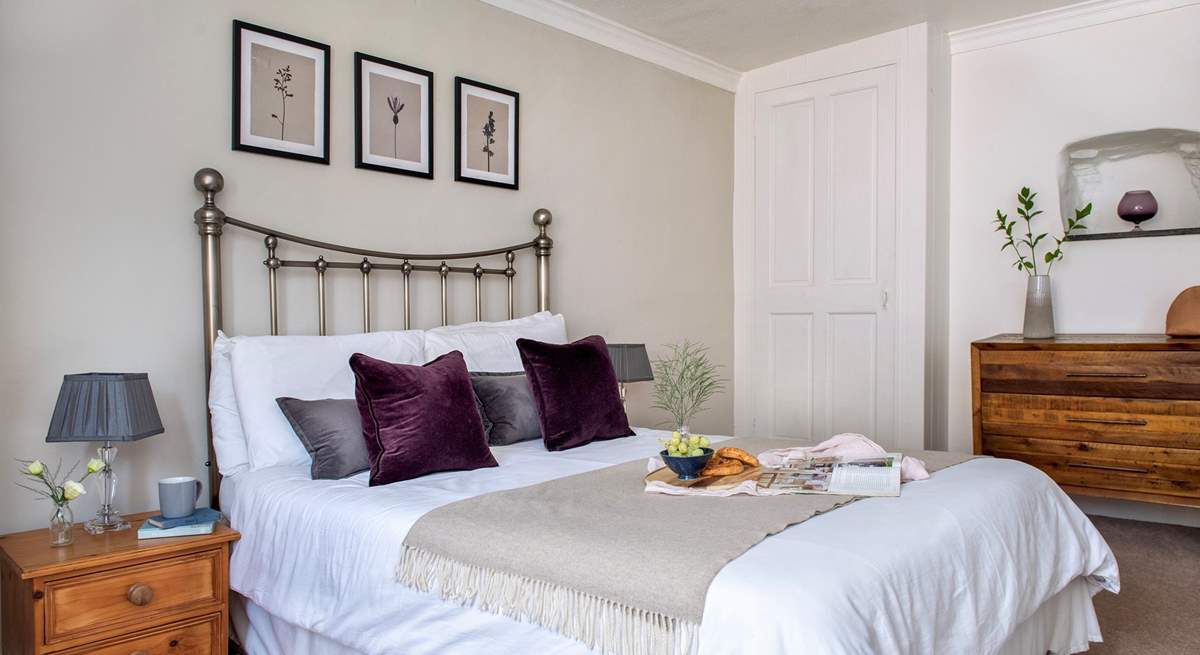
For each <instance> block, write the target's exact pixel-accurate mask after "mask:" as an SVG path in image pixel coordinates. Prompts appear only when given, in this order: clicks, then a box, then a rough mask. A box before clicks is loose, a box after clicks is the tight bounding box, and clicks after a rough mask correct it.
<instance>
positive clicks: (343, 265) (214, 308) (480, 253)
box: [192, 168, 554, 507]
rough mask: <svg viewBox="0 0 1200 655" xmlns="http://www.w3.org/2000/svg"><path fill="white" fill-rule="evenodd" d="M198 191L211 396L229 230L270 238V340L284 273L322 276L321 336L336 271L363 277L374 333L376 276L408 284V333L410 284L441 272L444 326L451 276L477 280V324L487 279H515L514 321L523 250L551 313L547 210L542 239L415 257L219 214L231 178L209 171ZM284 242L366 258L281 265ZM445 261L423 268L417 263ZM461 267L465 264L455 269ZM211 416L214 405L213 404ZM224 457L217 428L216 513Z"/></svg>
mask: <svg viewBox="0 0 1200 655" xmlns="http://www.w3.org/2000/svg"><path fill="white" fill-rule="evenodd" d="M192 183H193V184H194V185H195V187H196V189H197V190H198V191H200V192H201V193H203V194H204V204H203V205H202V206H201V207H200V208H199V209H197V210H196V212H195V214H194V215H193V220H194V222H195V224H196V227H197V228H198V229H199V232H200V266H201V271H202V281H203V298H204V376H205V389H206V392H207V388H208V378H209V375H210V373H211V371H210V368H211V366H212V348H213V343H214V342H215V341H216V338H217V331H218V330H220V329H221V304H222V303H221V233H222V232H223V231H224V229H225V227H226V226H234V227H238V228H242V229H244V230H248V231H250V232H257V233H258V234H261V235H263V236H264V238H263V245H264V246H265V247H266V255H267V256H266V259H265V260H263V265H264V267H265V268H266V269H267V296H268V307H269V309H270V333H271V334H273V335H276V334H279V302H278V283H277V276H278V272H279V269H281V268H309V269H312V270H314V271H315V272H316V280H317V326H318V333H319V334H321V335H324V334H326V293H325V275H326V273H327V272H328V271H329V270H330V269H356V270H358V271H359V273H360V275H361V276H362V329H363V332H370V331H371V276H372V275H373V274H374V273H375V272H376V271H399V272H400V274H401V275H402V276H403V282H404V295H403V303H404V329H409V328H411V327H412V291H411V286H410V279H411V277H412V275H413V274H414V273H437V274H438V275H439V276H440V279H441V309H442V312H441V324H442V325H446V324H447V323H448V320H449V298H448V291H447V286H448V285H447V279H448V278H449V276H451V275H471V276H474V278H475V320H477V321H479V320H482V319H483V284H482V282H483V277H484V276H485V275H502V276H504V277H505V278H507V282H508V284H507V301H508V317H509V318H514V301H513V277H514V276H516V270H515V269H514V268H513V262H514V260H515V259H516V253H518V252H520V251H522V250H527V249H528V250H532V251H533V254H534V256H535V257H536V258H537V308H538V311H543V310H546V309H549V307H550V250H551V249H552V248H553V247H554V241H553V240H552V239H551V238H550V237H549V236H548V235H547V234H546V228H547V227H548V226H549V225H550V222H551V221H552V220H553V216H552V215H551V214H550V211H549V210H546V209H539V210H537V211H535V212H534V213H533V224H534V225H535V226H537V230H538V231H537V236H535V237H534V238H533V240H531V241H526V242H523V243H518V244H514V245H511V246H504V247H501V248H492V249H489V250H477V251H474V252H459V253H446V254H407V253H398V252H386V251H382V250H370V249H366V248H354V247H350V246H342V245H337V244H333V243H326V242H324V241H317V240H315V239H309V238H306V237H301V236H296V235H294V234H288V233H286V232H281V231H279V230H274V229H271V228H268V227H263V226H261V225H255V224H254V223H248V222H246V221H243V220H240V219H237V218H234V217H232V216H229V215H227V214H226V213H225V212H224V211H222V210H221V209H220V208H219V207H217V203H216V196H217V193H219V192H220V191H221V189H223V188H224V187H225V178H224V177H223V176H222V175H221V173H219V172H218V171H216V170H215V169H212V168H202V169H200V170H198V171H196V175H195V176H194V178H193V179H192ZM280 242H290V243H294V244H298V245H302V246H308V247H310V248H314V249H317V250H324V251H331V252H337V253H345V254H349V255H358V256H361V257H362V260H361V261H336V260H331V259H326V258H325V256H324V255H318V256H317V258H316V259H314V260H292V259H280V258H279V257H277V256H276V250H277V248H278V247H279V244H280ZM500 255H503V256H504V261H505V266H504V268H485V267H483V266H482V265H480V264H479V262H478V261H476V260H479V259H484V258H487V257H499V256H500ZM462 260H469V261H471V265H463V264H462ZM430 261H433V262H438V263H437V264H436V265H435V264H422V263H413V262H430ZM451 262H459V263H460V265H457V266H455V265H452V264H451ZM206 411H207V405H206ZM215 462H216V455H215V453H214V451H213V440H212V423H211V421H210V422H209V426H208V461H207V462H206V463H205V466H208V467H209V471H208V479H209V490H210V492H211V500H212V506H213V507H217V496H218V492H219V490H220V487H221V475H220V473H219V472H218V471H217V467H216V466H215Z"/></svg>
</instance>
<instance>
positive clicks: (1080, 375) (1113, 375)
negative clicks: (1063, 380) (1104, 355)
mask: <svg viewBox="0 0 1200 655" xmlns="http://www.w3.org/2000/svg"><path fill="white" fill-rule="evenodd" d="M1067 377H1069V378H1144V377H1146V374H1145V373H1086V372H1083V371H1076V372H1071V373H1067Z"/></svg>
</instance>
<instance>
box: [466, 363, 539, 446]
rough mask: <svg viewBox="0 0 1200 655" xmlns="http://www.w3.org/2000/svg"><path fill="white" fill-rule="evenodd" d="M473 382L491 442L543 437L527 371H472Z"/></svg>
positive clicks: (490, 443)
mask: <svg viewBox="0 0 1200 655" xmlns="http://www.w3.org/2000/svg"><path fill="white" fill-rule="evenodd" d="M471 384H472V386H474V387H475V398H476V399H477V400H478V401H479V413H480V414H482V415H483V429H484V432H486V433H487V437H488V444H489V445H492V446H507V445H508V444H514V443H517V442H519V441H529V440H531V439H541V438H542V428H541V425H540V424H539V423H538V414H537V406H536V405H534V404H533V392H532V391H531V390H530V389H529V380H528V378H526V377H525V374H524V373H519V372H518V373H472V374H471Z"/></svg>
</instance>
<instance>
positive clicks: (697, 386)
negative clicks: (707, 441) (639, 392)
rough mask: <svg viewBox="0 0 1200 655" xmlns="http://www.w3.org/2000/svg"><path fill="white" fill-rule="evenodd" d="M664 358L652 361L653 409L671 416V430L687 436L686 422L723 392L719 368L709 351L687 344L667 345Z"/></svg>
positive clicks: (702, 347)
mask: <svg viewBox="0 0 1200 655" xmlns="http://www.w3.org/2000/svg"><path fill="white" fill-rule="evenodd" d="M666 348H667V351H668V353H667V355H666V356H664V357H662V358H660V359H656V360H654V363H653V365H654V407H655V408H656V409H661V410H664V411H666V412H667V413H669V414H670V415H671V418H672V420H673V421H674V425H672V426H671V427H672V428H674V429H675V430H677V431H678V432H680V433H682V434H688V432H689V431H690V430H689V428H688V422H689V421H691V419H692V417H694V416H695V415H696V414H699V413H700V411H701V410H703V409H704V405H705V404H707V403H708V401H709V400H711V399H712V397H713V396H715V395H716V394H717V393H719V392H720V391H721V390H722V389H724V388H725V380H722V379H721V376H720V374H719V372H720V368H721V367H720V366H718V365H717V364H714V363H712V361H711V360H710V359H709V358H708V348H706V347H705V346H702V345H700V344H695V343H692V342H690V341H684V342H683V343H676V344H670V345H668V346H667V347H666Z"/></svg>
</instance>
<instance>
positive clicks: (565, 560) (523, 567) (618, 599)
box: [397, 439, 971, 655]
mask: <svg viewBox="0 0 1200 655" xmlns="http://www.w3.org/2000/svg"><path fill="white" fill-rule="evenodd" d="M721 445H722V446H725V445H737V446H739V447H741V448H744V449H746V450H748V451H750V452H752V453H757V452H761V451H764V450H767V449H770V448H779V447H781V445H782V446H786V445H787V442H783V443H782V444H781V440H779V439H769V440H768V439H736V440H733V441H728V442H723V443H722V444H721ZM912 455H914V456H915V457H919V458H921V459H923V460H925V464H926V467H927V469H928V470H929V472H930V473H932V472H934V471H936V470H938V469H942V468H945V467H947V466H952V465H954V464H958V463H960V462H963V461H966V460H968V459H970V458H971V457H970V456H969V455H959V454H954V453H940V452H921V453H912ZM645 465H646V462H645V459H638V460H636V461H633V462H627V463H625V464H618V465H616V466H611V467H608V468H604V469H600V470H598V471H591V472H588V473H582V474H579V475H573V476H570V477H566V478H560V479H557V480H551V481H549V482H543V483H541V484H536V485H533V486H530V487H523V488H520V489H512V490H509V491H497V492H494V493H490V494H485V495H482V496H477V497H475V498H469V499H467V500H462V501H458V502H455V503H451V504H449V505H446V506H443V507H439V508H438V509H435V510H433V511H431V512H429V513H428V514H426V515H425V516H423V517H421V518H420V519H419V520H418V521H417V523H416V524H415V525H414V526H413V528H412V530H411V531H410V532H409V533H408V536H407V537H406V538H405V540H404V551H403V554H402V556H401V561H400V565H399V568H398V571H397V576H398V579H399V581H400V582H401V583H403V584H405V585H407V586H410V587H415V588H417V589H420V590H422V591H433V592H436V593H438V594H440V595H441V596H442V598H445V599H447V600H452V601H455V602H458V603H462V604H464V605H470V606H473V607H476V608H479V609H481V610H485V611H488V612H493V613H496V614H502V615H504V616H508V617H512V618H514V619H518V620H524V621H530V622H533V623H536V624H538V625H540V626H542V627H545V628H547V629H549V630H554V631H556V632H559V633H561V634H563V635H566V636H568V637H571V638H573V639H576V640H579V641H581V642H583V643H584V644H586V645H587V646H588V647H590V648H593V649H595V650H598V651H600V652H603V653H611V654H613V655H626V654H628V655H633V654H635V653H636V654H642V653H695V652H696V650H697V647H698V636H699V628H700V618H701V616H702V615H703V613H704V597H705V594H706V593H707V592H708V586H709V583H711V582H712V579H713V577H715V576H716V575H717V572H718V571H720V570H721V568H722V567H724V566H725V564H726V563H728V562H729V561H730V560H732V559H734V558H736V557H737V556H739V555H741V554H742V553H744V552H745V551H746V550H747V549H749V548H750V547H751V546H753V545H754V544H756V543H758V542H759V541H762V540H763V539H764V538H766V537H767V536H769V535H772V534H775V533H777V532H780V531H782V530H783V529H784V528H786V527H788V526H789V525H793V524H795V523H800V522H802V521H805V520H807V519H809V518H811V517H813V516H815V515H817V514H820V513H821V512H826V511H829V510H831V509H833V508H835V507H838V506H839V505H844V504H846V503H848V502H851V501H853V500H856V499H855V498H854V497H851V496H816V495H795V496H774V497H752V496H746V497H739V496H734V497H729V498H709V497H697V496H664V495H659V494H648V493H645V492H644V491H643V484H642V478H643V477H644V476H645V474H646V469H645Z"/></svg>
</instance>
